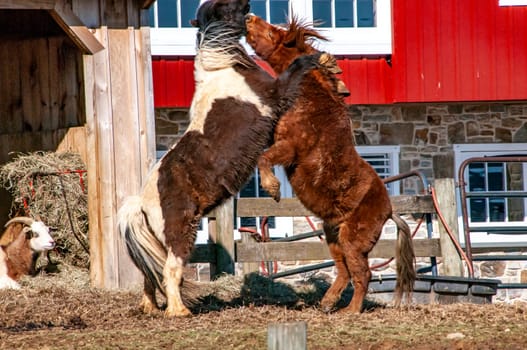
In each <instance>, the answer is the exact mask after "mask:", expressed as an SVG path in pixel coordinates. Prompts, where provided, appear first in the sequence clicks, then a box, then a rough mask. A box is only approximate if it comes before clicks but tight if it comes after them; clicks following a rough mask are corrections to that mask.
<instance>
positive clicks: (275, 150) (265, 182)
mask: <svg viewBox="0 0 527 350" xmlns="http://www.w3.org/2000/svg"><path fill="white" fill-rule="evenodd" d="M293 157H294V148H293V145H291V144H290V143H289V142H286V141H278V142H276V143H274V144H273V145H272V146H271V147H270V148H269V149H268V150H267V151H265V152H264V153H263V154H262V155H261V156H260V158H259V159H258V170H259V171H260V181H261V185H262V187H263V188H264V189H265V190H266V191H267V192H268V193H269V194H270V195H271V197H273V199H274V200H275V201H277V202H279V201H280V181H278V179H277V178H276V176H274V174H273V170H272V166H273V165H276V164H281V165H288V164H290V163H291V162H292V160H293Z"/></svg>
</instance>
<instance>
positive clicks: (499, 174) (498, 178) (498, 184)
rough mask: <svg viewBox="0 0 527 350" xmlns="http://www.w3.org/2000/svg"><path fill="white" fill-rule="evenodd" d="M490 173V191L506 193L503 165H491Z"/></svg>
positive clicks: (489, 167)
mask: <svg viewBox="0 0 527 350" xmlns="http://www.w3.org/2000/svg"><path fill="white" fill-rule="evenodd" d="M488 172H489V174H488V184H489V191H505V186H504V183H503V172H504V167H503V163H489V164H488Z"/></svg>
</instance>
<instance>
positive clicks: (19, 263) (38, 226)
mask: <svg viewBox="0 0 527 350" xmlns="http://www.w3.org/2000/svg"><path fill="white" fill-rule="evenodd" d="M5 227H7V229H6V231H5V232H4V233H3V234H2V236H1V238H0V289H3V288H11V289H20V285H19V284H18V282H17V281H18V280H19V279H20V278H21V277H22V276H23V275H31V274H34V272H35V263H36V261H37V259H38V256H39V254H40V253H41V252H44V251H48V250H50V249H53V248H54V247H55V241H54V240H53V238H52V237H51V235H50V233H49V227H47V226H46V225H45V224H44V223H43V222H42V221H40V220H34V219H32V218H30V217H26V216H18V217H15V218H13V219H11V220H9V221H8V222H7V223H6V224H5Z"/></svg>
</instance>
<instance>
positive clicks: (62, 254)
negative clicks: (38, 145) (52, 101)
mask: <svg viewBox="0 0 527 350" xmlns="http://www.w3.org/2000/svg"><path fill="white" fill-rule="evenodd" d="M0 185H1V186H3V187H4V188H5V189H7V191H9V192H10V193H11V196H12V197H13V203H12V207H11V216H15V215H16V214H19V215H28V216H31V217H33V218H36V217H40V219H41V220H42V221H44V223H46V224H47V225H48V226H49V227H51V228H53V229H54V230H53V232H52V235H53V237H54V238H55V240H56V241H57V248H56V249H55V252H56V253H57V254H58V260H59V261H61V262H64V263H68V264H71V265H74V266H79V267H88V265H89V252H88V247H89V243H88V190H87V175H86V166H85V165H84V163H83V161H82V159H81V157H80V156H79V155H78V154H74V153H53V152H35V153H29V154H18V155H17V156H16V158H15V159H14V160H13V161H11V162H9V163H6V164H4V165H3V166H1V167H0Z"/></svg>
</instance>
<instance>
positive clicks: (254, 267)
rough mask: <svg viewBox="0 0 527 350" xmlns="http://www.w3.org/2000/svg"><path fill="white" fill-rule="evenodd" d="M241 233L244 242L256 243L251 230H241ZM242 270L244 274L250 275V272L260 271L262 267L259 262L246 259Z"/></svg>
mask: <svg viewBox="0 0 527 350" xmlns="http://www.w3.org/2000/svg"><path fill="white" fill-rule="evenodd" d="M240 234H241V237H242V243H248V244H251V243H256V241H255V240H254V237H252V236H251V234H250V233H249V232H240ZM242 271H243V274H244V275H248V274H250V273H253V272H258V271H260V267H259V265H258V263H257V262H253V261H246V262H244V263H243V264H242Z"/></svg>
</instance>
